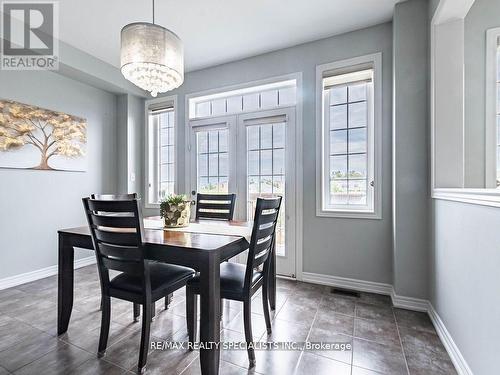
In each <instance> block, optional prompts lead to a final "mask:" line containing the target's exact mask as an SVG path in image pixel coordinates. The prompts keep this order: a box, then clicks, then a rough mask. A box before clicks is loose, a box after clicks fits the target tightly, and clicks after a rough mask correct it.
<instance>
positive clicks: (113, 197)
mask: <svg viewBox="0 0 500 375" xmlns="http://www.w3.org/2000/svg"><path fill="white" fill-rule="evenodd" d="M90 198H92V199H97V200H101V201H123V200H130V199H135V198H137V193H130V194H92V195H91V196H90ZM114 215H115V216H119V215H120V214H114ZM171 299H172V296H168V297H165V310H166V309H168V307H169V304H170V301H171ZM151 308H152V315H153V317H154V316H155V312H156V307H155V303H154V302H153V304H152V306H151ZM101 310H102V302H101ZM133 314H134V322H137V321H138V319H139V315H140V305H139V304H137V303H134V307H133Z"/></svg>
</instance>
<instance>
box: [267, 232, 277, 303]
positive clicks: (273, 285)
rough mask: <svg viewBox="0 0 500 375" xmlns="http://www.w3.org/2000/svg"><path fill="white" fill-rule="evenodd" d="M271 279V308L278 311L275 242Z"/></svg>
mask: <svg viewBox="0 0 500 375" xmlns="http://www.w3.org/2000/svg"><path fill="white" fill-rule="evenodd" d="M270 267H271V269H270V273H271V275H270V277H269V281H268V282H269V297H268V298H269V306H270V307H271V310H276V249H275V243H274V241H273V251H272V253H271V264H270Z"/></svg>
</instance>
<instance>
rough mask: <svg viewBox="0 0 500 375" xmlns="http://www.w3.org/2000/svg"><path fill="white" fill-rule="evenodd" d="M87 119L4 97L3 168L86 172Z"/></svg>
mask: <svg viewBox="0 0 500 375" xmlns="http://www.w3.org/2000/svg"><path fill="white" fill-rule="evenodd" d="M86 144H87V120H85V119H83V118H81V117H77V116H72V115H68V114H66V113H62V112H56V111H51V110H48V109H44V108H40V107H36V106H33V105H28V104H23V103H19V102H15V101H11V100H2V99H0V168H22V169H38V170H62V171H85V170H86V169H87V160H86Z"/></svg>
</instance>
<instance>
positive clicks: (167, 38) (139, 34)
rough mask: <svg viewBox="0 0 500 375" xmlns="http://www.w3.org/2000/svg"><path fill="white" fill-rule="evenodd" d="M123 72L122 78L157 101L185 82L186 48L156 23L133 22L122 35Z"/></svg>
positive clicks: (170, 32)
mask: <svg viewBox="0 0 500 375" xmlns="http://www.w3.org/2000/svg"><path fill="white" fill-rule="evenodd" d="M120 60H121V72H122V74H123V76H124V77H125V78H126V79H127V80H129V81H130V82H132V83H133V84H134V85H136V86H138V87H140V88H141V89H143V90H145V91H149V92H150V93H151V96H153V97H155V96H156V95H157V94H158V93H162V92H167V91H170V90H173V89H175V88H177V87H179V86H180V85H182V83H183V82H184V48H183V45H182V41H181V40H180V38H179V37H178V36H177V35H176V34H175V33H173V32H172V31H170V30H168V29H166V28H165V27H162V26H160V25H156V24H155V3H154V0H153V23H149V22H134V23H130V24H128V25H126V26H124V27H123V29H122V31H121V53H120Z"/></svg>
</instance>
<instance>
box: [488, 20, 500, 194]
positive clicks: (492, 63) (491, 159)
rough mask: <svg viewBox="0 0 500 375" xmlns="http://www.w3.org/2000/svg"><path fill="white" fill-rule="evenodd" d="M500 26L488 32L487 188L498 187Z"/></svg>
mask: <svg viewBox="0 0 500 375" xmlns="http://www.w3.org/2000/svg"><path fill="white" fill-rule="evenodd" d="M499 39H500V27H497V28H494V29H489V30H487V32H486V80H485V82H486V85H485V86H486V108H485V116H486V132H485V136H486V139H485V144H486V173H485V176H486V181H485V183H486V188H492V189H495V188H496V180H497V168H498V166H497V144H498V141H499V140H498V139H497V130H496V129H497V83H496V81H497V54H498V49H499V48H500V46H499Z"/></svg>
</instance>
